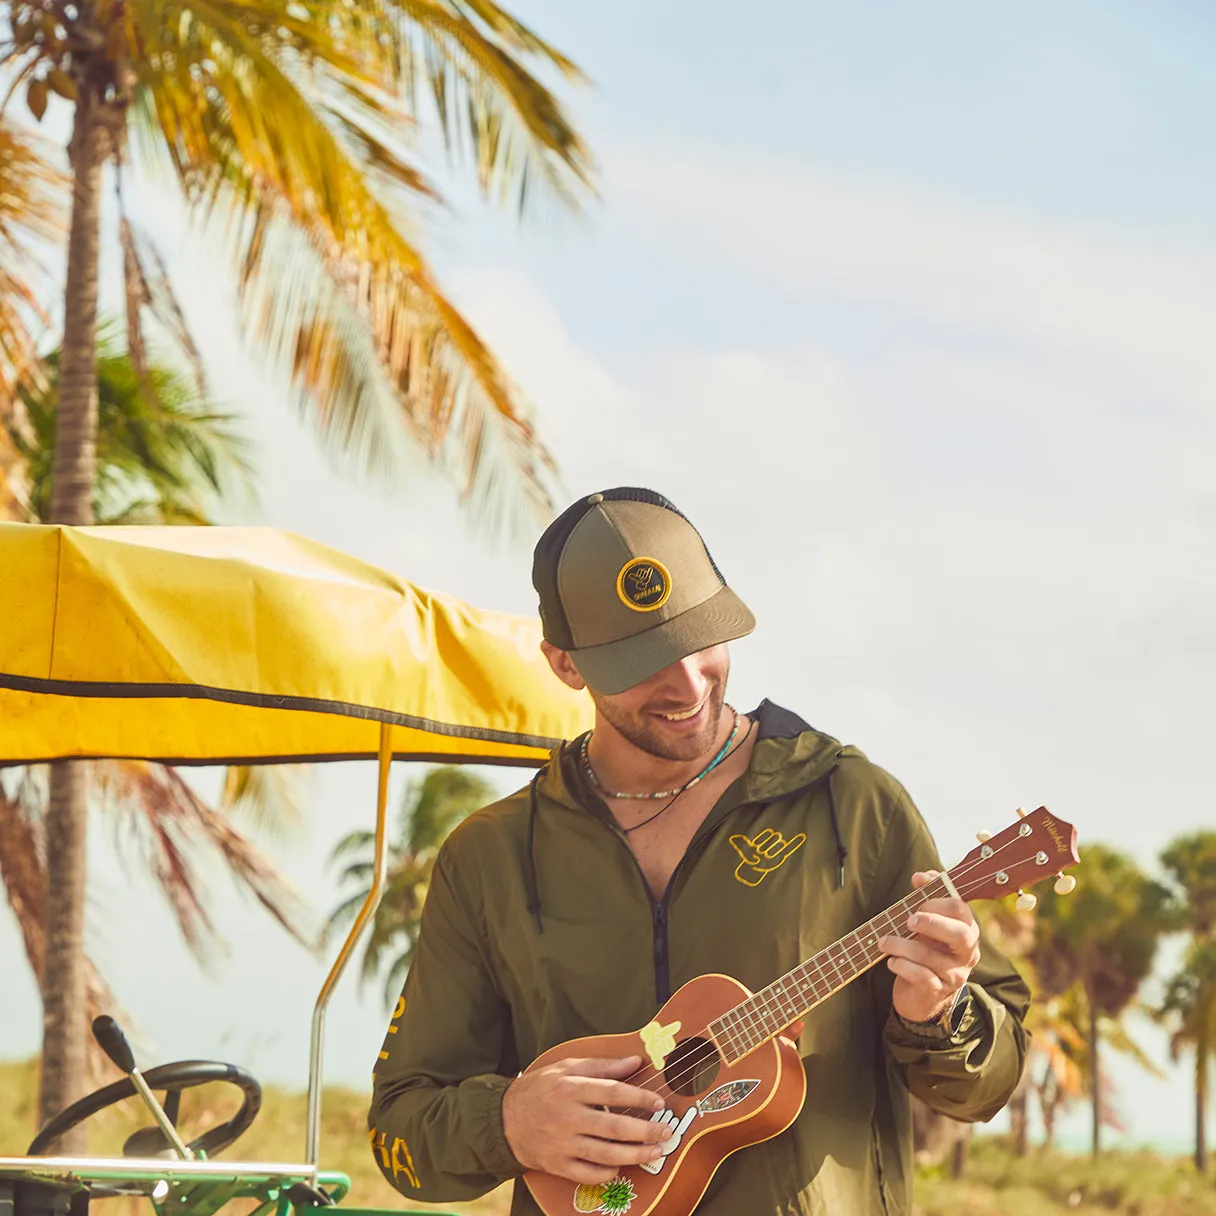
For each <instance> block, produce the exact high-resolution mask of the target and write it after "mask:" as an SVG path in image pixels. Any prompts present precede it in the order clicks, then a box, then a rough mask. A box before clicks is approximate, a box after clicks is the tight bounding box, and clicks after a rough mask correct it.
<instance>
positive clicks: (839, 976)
mask: <svg viewBox="0 0 1216 1216" xmlns="http://www.w3.org/2000/svg"><path fill="white" fill-rule="evenodd" d="M838 949H839V947H838V946H836V945H835V944H833V945H831V946H829V947H828V948H827V949H826V950H825V951H824V952H823V954H824V957H825V958H826V960H827V963H828V966H830V967H831V968H832V970H833V971H835V972H836V983H835V984H833V985H832V987H834V988H843V987H844V985H845V984H846V983H848V980H846V978H845V976H844V973H843V972H842V971H841V970H840V966H839V964H838V963H837V962H836V956H835V954H834V953H833V951H835V950H838Z"/></svg>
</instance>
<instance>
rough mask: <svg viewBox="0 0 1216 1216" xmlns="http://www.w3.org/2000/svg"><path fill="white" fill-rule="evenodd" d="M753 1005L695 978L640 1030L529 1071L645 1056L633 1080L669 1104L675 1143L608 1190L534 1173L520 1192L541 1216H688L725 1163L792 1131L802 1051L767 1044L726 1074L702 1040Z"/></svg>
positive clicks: (741, 991)
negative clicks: (732, 1013) (722, 1020)
mask: <svg viewBox="0 0 1216 1216" xmlns="http://www.w3.org/2000/svg"><path fill="white" fill-rule="evenodd" d="M751 995H752V994H751V992H750V991H749V990H748V989H747V988H746V987H744V985H742V984H741V983H739V982H738V981H737V980H734V979H731V978H730V977H729V976H725V975H702V976H698V977H697V978H696V979H694V980H690V981H689V982H688V983H687V984H685V985H684V986H683V987H682V988H680V989H679V990H678V991H677V992H676V993H674V994H673V996H672V997H671V999H670V1000H669V1001H668V1002H667V1003H666V1004H665V1005H664V1006H663V1008H662V1009H660V1010H659V1012H658V1013H657V1014H655V1016H654V1019H653V1020H652V1021H651V1022H650V1023H649V1024H648V1025H647V1026H645V1027H643V1028H642V1029H640V1030H637V1031H634V1032H632V1033H629V1034H609V1035H593V1036H591V1037H588V1038H582V1039H571V1040H569V1041H568V1042H566V1043H560V1044H558V1045H557V1046H556V1047H551V1048H550V1049H549V1050H548V1051H546V1052H545V1053H544V1054H543V1055H540V1056H538V1057H537V1058H536V1059H535V1060H534V1061H533V1062H532V1063H531V1064H530V1065H529V1066H528V1068H527V1069H526V1070H525V1071H528V1072H530V1071H531V1070H532V1069H535V1068H540V1067H542V1066H543V1065H546V1064H552V1063H554V1062H556V1061H558V1060H566V1059H579V1058H588V1057H592V1058H621V1057H624V1056H634V1055H636V1056H641V1057H642V1059H643V1061H644V1064H643V1066H642V1068H641V1070H640V1071H639V1072H638V1073H637V1074H636V1075H635V1076H633V1077H630V1078H628V1080H629V1082H630V1084H632V1085H637V1086H640V1087H642V1088H645V1089H651V1090H654V1091H655V1092H657V1093H658V1094H659V1096H660V1097H662V1098H663V1099H664V1100H665V1101H666V1103H667V1105H666V1108H665V1110H664V1111H663V1112H660V1116H659V1117H661V1118H662V1119H663V1120H664V1121H665V1122H667V1123H668V1124H669V1125H670V1126H671V1128H672V1133H673V1134H672V1136H671V1137H669V1138H668V1140H667V1141H666V1142H665V1143H664V1145H663V1147H664V1149H666V1150H667V1152H666V1155H665V1156H663V1157H660V1158H659V1159H658V1161H656V1162H654V1163H653V1164H651V1165H650V1166H648V1167H643V1166H625V1167H622V1168H621V1170H620V1172H619V1173H618V1175H617V1177H616V1178H615V1179H613V1181H612V1182H610V1183H607V1184H602V1185H596V1186H589V1185H587V1184H579V1183H575V1182H571V1181H570V1180H569V1179H566V1178H557V1177H555V1176H554V1175H552V1174H544V1173H541V1172H540V1171H537V1170H530V1171H529V1172H528V1173H526V1174H525V1175H524V1182H525V1183H526V1184H527V1186H528V1189H529V1190H530V1191H531V1192H532V1196H533V1198H534V1199H535V1200H536V1202H537V1204H539V1205H540V1208H541V1210H542V1211H543V1212H544V1213H545V1216H574V1213H579V1212H581V1213H588V1212H603V1213H608V1214H609V1216H615V1214H622V1216H623V1214H624V1213H628V1214H629V1216H689V1213H691V1212H692V1211H693V1209H694V1208H696V1206H697V1204H698V1203H699V1202H700V1200H701V1196H702V1195H704V1193H705V1189H706V1187H708V1186H709V1182H710V1179H711V1178H712V1177H713V1175H714V1172H715V1171H716V1170H717V1168H718V1166H719V1165H721V1164H722V1162H723V1160H725V1158H726V1157H728V1156H729V1155H730V1154H731V1153H733V1152H735V1151H736V1150H738V1149H741V1148H746V1147H747V1146H748V1145H750V1144H758V1143H759V1142H760V1141H762V1140H769V1139H771V1138H772V1137H773V1136H776V1135H778V1134H779V1133H781V1132H783V1131H784V1130H785V1129H786V1128H787V1127H789V1125H790V1124H791V1123H793V1122H794V1120H795V1119H796V1118H797V1117H798V1112H799V1111H800V1110H801V1109H802V1104H803V1101H804V1100H805V1098H806V1073H805V1072H804V1070H803V1067H802V1061H801V1059H800V1058H799V1056H798V1052H797V1050H796V1048H794V1047H793V1045H792V1044H791V1043H790V1042H789V1041H788V1040H786V1039H783V1038H775V1039H770V1040H769V1041H768V1042H767V1043H764V1044H762V1045H761V1046H760V1047H757V1048H756V1049H755V1050H753V1051H751V1052H750V1053H749V1054H748V1055H746V1056H744V1057H743V1058H742V1059H740V1060H739V1061H738V1062H737V1063H735V1064H728V1063H727V1062H726V1060H725V1059H724V1058H723V1056H722V1054H721V1053H720V1052H719V1050H718V1045H717V1044H715V1043H713V1041H712V1040H711V1038H710V1036H709V1035H708V1034H707V1033H706V1032H705V1030H704V1028H705V1027H707V1026H708V1025H709V1024H710V1023H711V1022H713V1021H714V1020H715V1019H716V1018H719V1017H721V1016H722V1015H723V1014H725V1013H727V1012H728V1011H729V1010H731V1009H733V1008H734V1007H735V1006H737V1005H738V1004H739V1003H740V1002H741V1001H744V1000H746V999H747V998H748V997H749V996H751ZM722 1046H723V1047H728V1046H729V1045H728V1044H722ZM634 1113H636V1112H634ZM643 1117H649V1115H648V1114H647V1115H645V1116H643Z"/></svg>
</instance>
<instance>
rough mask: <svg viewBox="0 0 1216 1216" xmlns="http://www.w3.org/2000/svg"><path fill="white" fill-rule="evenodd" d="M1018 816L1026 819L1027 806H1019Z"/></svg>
mask: <svg viewBox="0 0 1216 1216" xmlns="http://www.w3.org/2000/svg"><path fill="white" fill-rule="evenodd" d="M1018 818H1019V819H1025V818H1026V808H1025V807H1024V806H1020V807H1018Z"/></svg>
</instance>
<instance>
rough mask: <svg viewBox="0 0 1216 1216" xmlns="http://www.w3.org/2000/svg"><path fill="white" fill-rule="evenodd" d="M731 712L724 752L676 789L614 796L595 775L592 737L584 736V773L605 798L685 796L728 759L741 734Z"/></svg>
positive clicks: (581, 755)
mask: <svg viewBox="0 0 1216 1216" xmlns="http://www.w3.org/2000/svg"><path fill="white" fill-rule="evenodd" d="M731 712H732V713H733V714H734V715H735V724H734V726H732V727H731V732H730V738H729V739H727V740H726V742H725V743H724V744H723V745H722V750H721V751H720V752H719V753H718V754H717V755H716V756H715V757H714V758H713V759H712V760H711V761H710V762H709V763H708V764H707V765H706V766H705V767H704V768H703V769H702V770H701V771H700V772H699V773H698V774H697V775H696V776H695V777H692V778H690V779H689V780H688V781H686V782H685V783H684V784H683V785H679V786H677V787H676V788H675V789H672V790H658V791H657V792H655V793H653V794H626V793H619V794H614V793H611V792H610V791H608V790H606V789H604V787H603V786H602V785H601V784H600V779H599V778H598V777H597V776H596V775H595V770H594V769H593V768H592V767H591V757H590V756H589V755H588V754H587V744H588V743H589V742H590V741H591V736H590V735H584V736H583V745H582V747H581V748H580V750H579V758H580V759H581V761H582V765H583V772H584V773H586V775H587V780H588V781H589V782H590V783H591V784H592V785H593V786H594V787H595V788H596V789H597V790H598V791H599V793H600V796H601V797H603V798H638V799H645V800H647V801H650V800H654V799H658V798H675V797H676V795H677V794H683V793H684V792H685V791H686V790H690V789H692V787H693V786H694V785H696V784H697V782H698V781H700V780H701V779H702V778H703V777H708V776H709V774H710V773H712V772H713V771H714V769H716V768H717V767H718V765H719V764H721V763H722V761H723V760H725V759H726V753H727V752H729V751H730V745H731V744H732V743H734V741H735V736H736V735H737V734H738V733H739V712H738V710H732V711H731Z"/></svg>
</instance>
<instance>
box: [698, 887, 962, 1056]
mask: <svg viewBox="0 0 1216 1216" xmlns="http://www.w3.org/2000/svg"><path fill="white" fill-rule="evenodd" d="M952 892H953V884H952V883H950V882H949V881H948V878H947V877H946V876H943V875H938V876H937V877H936V878H934V879H932V880H931V881H930V882H927V883H926V884H925V885H924V886H923V887H920V888H919V889H918V890H916V891H912V892H910V893H909V894H907V895H905V896H904V898H903V899H901V900H900V901H899V902H898V903H896V904H892V905H891V907H889V908H888V909H887V910H886V911H885V912H880V913H879V914H878V915H877V916H875V917H874V918H873V919H871V920H868V921H866V923H865V924H864V925H861V926H859V927H858V928H856V929H854V930H853V932H852V933H849V934H846V935H845V936H844V937H842V938H841V939H840V940H839V941H838V942H834V943H833V944H832V945H830V946H828V947H827V948H826V949H824V950H820V952H819V953H818V954H816V955H815V956H814V957H813V958H809V959H807V960H806V962H804V963H800V964H799V965H798V966H797V967H795V968H794V969H793V971H790V972H789V973H788V974H786V975H783V976H782V977H781V978H780V979H778V980H774V981H773V982H772V983H771V984H769V986H768V987H767V988H762V989H761V990H760V991H759V992H757V993H756V994H755V995H754V996H750V997H748V998H747V1000H745V1001H741V1002H740V1003H739V1004H738V1005H736V1006H735V1007H734V1008H733V1009H730V1010H728V1011H727V1012H726V1013H724V1014H723V1015H722V1016H721V1017H720V1018H717V1019H715V1020H714V1021H712V1022H711V1023H710V1024H709V1027H708V1029H709V1033H710V1034H711V1035H713V1038H714V1041H715V1042H716V1043H717V1045H718V1048H719V1050H720V1051H721V1052H722V1055H723V1057H724V1059H725V1060H726V1062H727V1063H728V1064H735V1063H737V1062H738V1061H739V1060H741V1059H742V1058H743V1057H744V1056H746V1055H748V1054H749V1053H750V1052H753V1051H755V1050H756V1048H757V1047H759V1046H761V1044H763V1043H767V1042H768V1041H769V1040H770V1039H772V1038H775V1037H776V1036H777V1035H779V1034H780V1033H781V1032H782V1031H783V1030H785V1029H786V1027H787V1026H789V1025H790V1024H791V1023H793V1022H796V1021H797V1020H798V1019H799V1018H800V1017H802V1016H803V1015H804V1014H805V1013H807V1012H809V1011H810V1010H811V1009H814V1008H815V1006H816V1005H818V1004H820V1003H821V1002H823V1001H826V1000H827V998H828V997H830V996H831V995H832V994H833V993H836V992H839V991H840V990H841V989H842V988H844V987H845V986H846V985H847V984H850V983H852V982H853V980H855V979H856V978H857V977H858V976H859V975H861V974H862V973H863V972H866V971H868V970H869V969H870V968H871V967H873V966H874V965H875V963H878V962H880V961H881V960H882V959H883V958H884V957H885V956H886V951H884V950H880V949H879V948H878V943H879V942H880V941H881V940H882V939H883V938H885V937H910V936H911V934H910V933H909V931H908V917H909V915H911V913H913V912H915V911H916V909H917V908H919V907H920V905H921V904H923V903H924V902H925V900H927V899H940V898H943V897H946V896H949V895H951V894H952Z"/></svg>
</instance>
